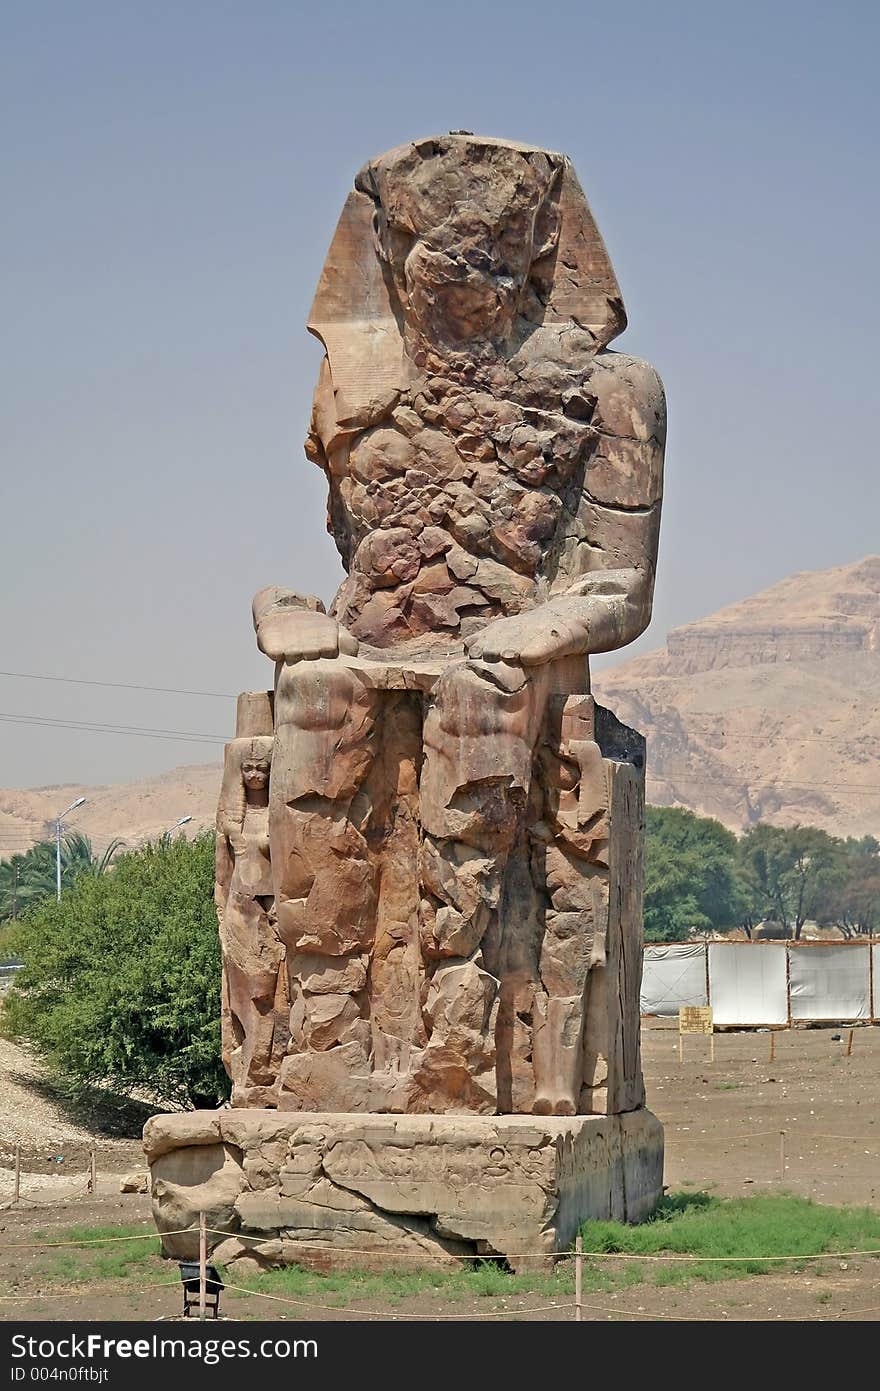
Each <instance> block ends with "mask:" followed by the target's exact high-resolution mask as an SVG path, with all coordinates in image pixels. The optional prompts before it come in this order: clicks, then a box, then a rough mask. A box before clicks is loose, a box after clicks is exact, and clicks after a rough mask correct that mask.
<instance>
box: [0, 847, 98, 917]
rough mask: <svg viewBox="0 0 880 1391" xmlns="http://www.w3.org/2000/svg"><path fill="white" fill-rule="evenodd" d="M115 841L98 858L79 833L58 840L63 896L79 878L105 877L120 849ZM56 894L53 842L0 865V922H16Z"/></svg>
mask: <svg viewBox="0 0 880 1391" xmlns="http://www.w3.org/2000/svg"><path fill="white" fill-rule="evenodd" d="M123 843H124V842H123V841H121V840H119V839H118V837H117V838H116V839H115V840H112V841H111V842H110V844H109V845H108V846H107V848H106V850H104V851H103V852H102V853H101V854H97V853H96V851H95V850H94V849H93V847H92V842H91V841H90V840H89V837H88V836H87V835H84V834H83V832H82V831H68V832H66V834H65V835H64V836H62V839H61V889H62V892H64V891H65V890H66V889H69V888H70V887H71V886H72V884H73V883H74V881H75V879H76V877H77V875H78V874H105V873H106V872H107V870H108V869H109V868H110V865H111V863H112V861H113V857H114V856H115V855H116V853H117V851H118V850H119V849H120V847H121V846H122V845H123ZM56 891H57V882H56V865H55V842H54V841H50V840H41V841H38V842H37V844H36V845H32V846H31V848H30V850H28V851H27V852H26V853H25V854H24V855H13V856H12V859H11V860H4V861H3V862H2V863H0V922H5V921H6V920H7V919H11V918H12V919H14V918H19V917H21V916H22V914H23V913H24V912H25V911H26V910H27V909H28V908H32V907H33V906H34V905H35V904H37V903H40V902H42V900H43V899H47V898H52V897H54V895H55V893H56Z"/></svg>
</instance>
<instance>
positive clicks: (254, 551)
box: [0, 0, 880, 786]
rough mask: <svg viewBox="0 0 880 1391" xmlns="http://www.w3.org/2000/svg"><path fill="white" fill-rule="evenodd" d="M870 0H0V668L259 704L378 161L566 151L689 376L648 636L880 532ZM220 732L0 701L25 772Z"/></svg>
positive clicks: (173, 755)
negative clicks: (270, 611) (452, 134)
mask: <svg viewBox="0 0 880 1391" xmlns="http://www.w3.org/2000/svg"><path fill="white" fill-rule="evenodd" d="M878 29H880V7H878V6H877V5H876V4H873V3H864V4H861V3H855V2H854V0H849V2H847V0H843V3H835V4H831V3H827V4H821V5H819V4H814V3H810V0H801V3H788V0H781V2H780V3H773V0H766V2H765V3H763V4H755V3H751V0H745V3H738V4H736V5H729V4H725V5H720V4H713V3H708V4H707V3H705V2H704V3H693V4H691V3H676V0H668V3H664V4H657V3H643V2H642V0H634V2H633V3H628V4H626V5H609V4H608V3H607V0H604V2H603V3H599V4H596V3H592V0H580V2H579V3H578V0H572V2H571V3H566V0H542V3H536V4H531V5H527V4H524V3H521V0H509V3H503V4H501V3H497V4H495V3H493V4H485V3H484V4H481V3H479V0H468V3H462V2H461V0H444V3H442V4H439V3H432V4H426V3H421V2H420V0H409V3H400V2H399V0H392V2H391V3H382V0H373V3H351V4H343V3H339V0H325V3H323V4H318V3H308V4H305V3H296V0H287V3H272V2H271V0H239V3H235V4H231V3H223V0H211V3H201V2H200V0H175V2H174V3H168V2H167V0H149V2H148V0H141V3H130V2H126V0H112V2H108V3H97V0H64V3H46V2H45V0H24V2H22V0H6V3H5V4H4V6H3V9H2V41H0V53H2V58H0V63H2V71H0V102H2V111H0V120H2V129H3V132H4V138H3V156H2V187H3V195H4V197H3V201H4V216H3V219H2V229H0V237H2V251H0V275H2V289H3V296H2V302H3V318H4V325H5V328H6V332H5V333H4V335H3V341H2V346H0V355H2V362H0V374H2V382H3V390H2V450H3V468H2V533H3V539H2V547H0V557H2V559H0V574H2V586H0V604H2V632H3V639H2V654H0V655H2V661H0V666H2V667H3V668H4V669H8V670H10V671H20V672H35V673H44V674H48V675H56V676H73V677H78V678H81V679H89V678H91V679H98V680H107V681H120V682H130V683H143V684H147V685H158V686H174V687H188V688H194V689H197V690H205V691H219V692H227V691H228V692H235V691H237V690H240V689H244V688H246V687H251V686H258V685H261V684H263V683H264V682H268V680H269V677H270V671H269V668H268V664H267V663H266V662H265V661H264V659H262V658H261V657H260V656H259V654H258V653H257V652H256V650H255V648H254V645H253V638H252V632H251V628H250V621H249V602H250V598H251V595H252V593H253V592H254V590H256V589H257V588H258V587H260V586H262V585H264V584H268V583H282V584H290V585H293V586H295V587H297V588H310V589H313V590H315V591H316V592H318V593H320V594H322V595H324V596H325V597H328V598H329V596H330V595H331V594H332V592H333V590H334V589H335V587H336V584H337V582H338V578H339V574H340V572H339V568H338V563H337V560H336V556H335V551H334V549H333V547H332V545H331V543H330V541H329V539H328V538H327V536H326V534H325V532H324V521H323V518H324V489H323V480H322V478H321V476H320V474H319V473H318V472H317V470H315V469H313V468H312V467H311V466H309V465H308V464H307V463H306V461H305V459H304V457H303V455H302V449H301V440H302V437H303V434H304V430H305V425H306V421H307V414H308V406H309V399H310V395H311V389H312V383H313V380H314V375H315V371H316V368H317V364H318V360H319V349H318V346H317V344H315V343H314V342H313V340H311V339H310V338H309V337H308V336H307V335H306V333H305V328H304V320H305V316H306V312H307V309H308V305H309V302H310V299H311V295H312V291H313V289H314V285H315V281H316V278H317V276H318V273H319V271H320V268H321V264H322V260H323V256H324V252H325V250H326V247H327V244H328V242H329V239H330V236H331V233H332V231H333V227H334V224H335V221H336V218H337V216H338V213H339V210H340V207H341V205H342V201H343V198H344V196H345V194H346V192H347V190H348V188H349V186H350V183H351V180H352V177H353V175H354V173H355V171H356V170H357V169H358V167H359V166H360V165H361V163H362V162H363V161H364V160H365V159H367V158H368V157H369V156H371V155H374V154H377V153H378V152H380V151H382V150H384V149H386V148H388V147H389V146H392V145H395V144H399V143H400V142H402V141H404V140H407V139H409V138H413V137H416V136H419V135H425V134H430V133H433V132H435V131H445V130H448V129H450V128H457V127H465V128H468V129H471V130H475V131H478V132H481V133H486V134H497V135H502V136H507V137H513V138H519V139H523V140H528V141H535V142H539V143H541V144H544V145H546V146H550V147H552V148H554V149H559V150H564V151H566V152H567V153H568V154H570V155H571V156H572V158H573V160H574V163H575V167H576V168H577V170H578V173H579V175H580V178H581V181H582V183H583V185H584V187H585V189H586V191H587V195H588V197H589V198H590V200H591V202H592V205H593V208H594V211H595V213H596V216H597V219H598V221H599V225H600V227H601V229H602V231H603V234H604V236H605V240H606V243H607V245H608V247H609V250H610V252H611V256H612V259H613V261H614V264H615V268H616V270H617V275H618V279H619V280H620V283H621V286H622V288H623V293H624V296H625V299H626V302H627V307H628V310H629V316H630V324H631V327H630V328H629V330H628V331H627V333H626V335H625V337H624V338H623V339H621V340H619V346H625V347H626V348H627V350H628V351H631V352H634V353H636V354H638V355H639V356H643V357H647V358H649V359H650V360H651V361H653V362H654V363H655V365H656V366H657V367H658V369H659V370H660V372H661V374H662V376H663V377H664V379H665V382H666V386H667V392H668V397H669V417H670V430H669V446H668V454H667V497H666V506H665V519H664V525H663V533H662V537H661V555H660V568H659V579H658V588H657V601H656V607H655V619H654V624H653V626H652V628H651V630H650V632H649V634H648V635H647V636H646V638H645V639H643V640H642V643H641V646H643V647H644V646H657V645H660V644H661V643H662V641H663V638H664V636H665V633H666V631H667V629H668V628H669V627H671V626H674V625H676V624H679V623H683V622H686V621H688V620H690V619H693V618H696V617H699V616H700V615H702V614H705V613H708V612H710V611H711V610H713V609H715V608H718V607H719V606H720V605H722V604H724V603H728V602H731V601H733V600H735V599H738V598H740V597H742V596H743V595H745V594H747V593H750V592H754V591H755V590H757V589H760V588H763V587H764V586H766V585H768V584H770V583H772V582H773V581H775V580H777V579H779V578H781V577H783V576H784V575H786V574H789V573H791V572H792V571H794V570H804V569H814V568H822V567H825V566H829V565H834V564H839V563H843V562H846V561H850V560H854V559H856V558H858V557H860V556H862V555H864V554H867V553H870V552H873V551H877V550H880V525H878V512H880V508H878V503H880V488H878V482H877V463H876V450H877V446H876V436H877V428H876V421H875V419H874V414H875V410H876V407H872V402H875V401H876V394H877V393H876V383H875V374H876V371H877V365H876V361H877V354H876V347H875V344H876V338H877V332H878V327H877V324H878V312H877V311H878V304H877V267H876V259H877V227H878V220H880V219H878V180H877V165H876V158H877V150H876V144H877V131H878V120H877V116H878V110H877V108H878V98H877V90H878V81H877V54H878V41H880V33H878ZM0 712H2V713H3V714H4V715H9V714H13V715H16V714H18V715H20V714H26V715H30V716H39V717H44V718H56V719H66V720H80V721H86V720H88V721H109V722H111V723H114V724H127V725H142V726H148V727H152V728H165V729H174V730H183V731H200V732H204V733H207V734H216V735H225V734H228V733H229V731H230V730H231V727H232V708H231V704H230V703H224V702H222V701H218V700H208V699H197V698H193V697H183V696H180V697H177V696H170V695H169V696H158V695H148V694H145V693H137V692H134V691H131V692H126V691H112V690H102V689H99V688H90V687H87V686H68V685H61V684H53V683H50V682H42V683H41V682H31V681H21V680H15V679H10V678H6V677H0ZM216 756H219V746H217V748H216V751H215V748H214V746H209V745H205V744H193V743H185V742H181V743H172V742H167V741H162V740H153V739H146V738H136V737H118V736H111V735H98V734H86V733H78V732H75V731H73V730H70V729H67V730H65V729H60V728H47V727H37V726H25V725H18V724H10V723H8V722H0V786H25V785H37V784H46V783H54V782H59V781H69V780H87V781H94V782H101V781H103V782H116V781H120V780H124V779H128V778H131V777H135V776H139V775H141V774H144V773H147V772H154V771H158V770H161V769H163V768H167V767H171V766H173V765H174V764H176V763H182V762H196V761H208V760H210V759H212V758H214V757H216Z"/></svg>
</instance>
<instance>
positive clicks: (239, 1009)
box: [221, 888, 288, 1100]
mask: <svg viewBox="0 0 880 1391" xmlns="http://www.w3.org/2000/svg"><path fill="white" fill-rule="evenodd" d="M268 902H271V900H269V901H268ZM221 940H222V943H223V954H224V974H223V987H224V991H223V993H224V1056H225V1055H226V1054H228V1063H227V1066H228V1067H229V1070H230V1076H231V1077H232V1081H233V1086H234V1089H235V1092H236V1093H240V1094H242V1095H243V1096H244V1097H245V1100H247V1091H248V1089H250V1088H254V1087H271V1086H273V1084H274V1083H275V1080H276V1078H277V1075H278V1068H279V1065H280V1062H281V1058H282V1057H283V1055H284V1049H285V1047H286V1044H287V1037H288V1034H287V1019H286V1017H284V1018H282V1009H281V1005H282V1000H281V999H279V986H280V987H281V991H280V993H281V995H282V997H283V996H285V995H286V990H285V989H284V986H283V983H282V982H281V981H280V980H279V977H280V975H281V974H282V972H281V967H282V957H283V948H282V946H281V944H280V942H279V941H278V938H277V936H276V935H275V932H274V930H273V927H272V922H271V919H270V915H269V911H268V903H267V900H263V899H260V898H259V897H254V896H253V895H252V894H247V893H241V892H239V891H237V890H236V889H235V888H233V890H232V891H231V893H230V894H229V898H228V900H227V903H226V907H225V910H224V914H223V923H222V927H221Z"/></svg>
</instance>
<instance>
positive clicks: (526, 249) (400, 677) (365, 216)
mask: <svg viewBox="0 0 880 1391" xmlns="http://www.w3.org/2000/svg"><path fill="white" fill-rule="evenodd" d="M625 325H626V318H625V313H624V308H623V303H622V300H621V295H620V291H619V289H618V286H617V282H616V280H615V277H614V272H613V270H612V268H611V264H610V261H609V259H608V255H607V253H606V251H605V247H604V245H603V243H602V240H601V238H600V236H599V233H598V231H597V229H596V226H595V223H594V221H593V218H592V215H591V213H590V210H589V207H588V205H587V203H586V200H585V197H584V194H583V192H582V191H581V188H580V186H579V184H578V181H577V178H576V177H575V173H574V170H573V169H572V167H571V164H570V162H569V161H568V160H567V159H566V158H565V157H563V156H561V155H558V154H554V153H551V152H550V151H547V150H542V149H537V148H534V147H531V146H527V145H519V144H513V143H511V142H507V141H503V140H491V139H482V138H478V137H476V136H473V135H471V134H468V133H465V132H456V133H453V134H450V135H447V136H442V137H437V138H433V139H429V140H423V141H417V142H416V143H413V144H408V145H404V146H401V147H400V148H398V149H395V150H392V151H390V152H389V153H387V154H384V155H382V156H380V157H379V158H377V159H374V160H372V161H371V162H370V163H369V164H367V165H366V166H365V167H364V168H363V169H362V170H361V172H360V174H359V175H358V176H357V178H356V180H355V185H354V189H353V191H352V192H351V193H350V194H349V196H348V199H347V201H346V204H345V206H344V208H343V211H342V216H341V218H340V221H339V224H338V227H337V229H336V233H335V236H334V238H333V241H332V244H331V247H330V250H329V253H328V256H327V260H326V263H325V266H324V270H323V272H322V275H321V279H320V282H319V285H318V289H317V294H316V296H315V300H314V304H313V307H312V311H311V315H310V319H309V328H310V330H311V332H312V333H313V334H314V335H315V336H316V337H317V338H318V339H319V340H320V341H321V343H322V344H323V347H324V358H323V361H322V363H321V367H320V373H319V377H318V383H317V388H316V390H315V396H314V406H313V412H312V420H311V426H310V430H309V435H308V440H307V444H306V453H307V455H308V458H309V459H310V460H311V461H312V462H313V463H314V464H315V465H317V466H318V467H319V468H321V469H322V471H323V472H324V474H325V476H326V479H327V485H328V527H329V530H330V531H331V533H332V535H333V538H334V540H335V542H336V545H337V547H338V550H339V553H340V556H341V558H342V563H343V566H344V568H345V571H346V578H345V580H344V582H343V583H342V585H341V587H340V589H339V591H338V593H337V595H336V597H335V599H334V601H333V603H332V605H331V607H330V609H329V611H325V609H324V605H323V604H322V603H321V601H320V600H319V599H318V598H316V597H314V596H310V595H308V594H306V593H299V592H297V591H294V590H290V589H284V588H278V587H271V588H268V589H265V590H262V591H261V592H260V593H259V594H258V595H257V596H256V599H255V600H254V607H253V616H254V624H255V628H256V634H257V642H258V645H259V647H260V649H261V651H262V652H264V653H265V654H266V656H267V657H269V658H270V659H271V660H272V661H273V662H274V663H275V678H274V690H273V692H272V699H271V702H270V701H269V700H268V699H267V698H266V696H265V695H263V696H262V697H261V698H262V700H263V701H264V706H265V708H266V709H267V710H270V715H271V726H267V727H266V730H265V732H263V733H261V734H260V735H259V736H258V737H253V738H251V739H250V740H248V739H246V738H245V739H244V742H242V738H241V737H240V738H239V739H236V741H235V742H234V743H233V744H232V745H230V749H229V752H228V753H227V773H226V778H225V780H224V791H223V798H222V806H221V817H220V822H219V823H218V824H219V825H220V830H221V833H222V834H221V838H220V839H221V851H220V857H219V860H218V865H219V866H220V868H219V869H218V903H220V904H221V924H222V932H223V938H224V951H225V960H226V968H225V974H226V986H225V999H226V1001H227V1006H226V1009H227V1014H228V1021H229V1022H228V1025H227V1034H228V1041H227V1053H228V1058H229V1063H228V1065H229V1066H230V1068H231V1071H232V1075H233V1080H234V1089H233V1106H236V1105H238V1106H242V1105H244V1106H247V1105H253V1104H255V1099H256V1103H257V1104H259V1105H263V1106H274V1107H277V1108H280V1109H281V1110H285V1109H289V1110H304V1111H322V1112H346V1113H350V1112H359V1111H361V1112H395V1113H438V1112H450V1113H478V1114H484V1115H496V1114H503V1113H509V1112H513V1113H520V1114H522V1113H526V1114H532V1115H539V1116H540V1115H543V1116H549V1115H553V1116H572V1115H578V1114H596V1113H599V1114H616V1113H621V1112H627V1111H632V1110H635V1109H637V1108H639V1107H640V1106H642V1104H643V1101H644V1090H643V1085H642V1079H641V1064H640V1057H639V1038H638V987H639V977H640V971H641V855H642V838H643V819H644V817H643V805H644V802H643V796H644V793H643V785H644V745H643V741H642V740H641V737H640V736H639V735H637V734H636V733H635V732H633V731H631V730H628V729H626V728H625V727H624V726H623V725H621V724H620V723H619V722H618V721H617V720H616V719H615V718H614V716H613V715H612V714H611V713H610V712H608V711H606V710H603V709H601V707H597V706H596V705H595V703H594V701H593V699H592V697H591V695H590V677H589V656H590V654H591V653H600V652H607V651H610V650H613V649H616V648H620V647H623V646H624V645H625V644H627V643H629V642H632V641H633V639H634V638H636V637H638V635H639V634H640V633H641V632H642V631H643V630H644V628H645V627H646V625H647V623H648V621H649V619H650V615H651V602H652V592H653V584H654V568H655V560H656V552H657V538H658V530H659V522H660V498H661V486H662V464H663V450H664V440H665V429H666V426H665V406H664V399H663V390H662V386H661V383H660V381H659V378H658V377H657V374H656V373H655V372H654V370H653V369H652V368H651V367H649V366H648V365H647V364H645V363H643V362H640V361H638V360H637V359H635V358H632V357H630V356H628V355H627V354H625V353H616V352H612V351H611V350H610V349H609V344H610V342H611V341H612V340H613V339H614V338H615V337H616V336H617V335H618V334H620V333H621V332H622V330H623V329H624V327H625ZM259 698H260V697H257V696H253V697H247V698H246V699H250V700H251V701H256V700H258V699H259ZM239 734H240V735H241V728H240V729H239ZM270 734H271V739H270ZM239 745H241V747H239ZM270 749H271V757H270ZM270 769H271V771H270ZM267 774H268V778H267V776H266V775H267ZM267 781H268V787H267V786H266V782H267ZM242 788H244V791H242ZM242 808H243V809H244V810H243V812H242ZM282 958H283V971H282V972H281V974H283V976H284V989H283V992H281V991H280V987H279V986H278V983H277V982H278V978H279V963H280V962H281V961H282ZM282 994H283V995H284V1007H285V1008H287V1006H288V999H289V1012H288V1016H287V1018H286V1019H285V1020H284V1022H283V1023H281V1022H279V1001H280V1000H281V998H282ZM255 1089H256V1090H255Z"/></svg>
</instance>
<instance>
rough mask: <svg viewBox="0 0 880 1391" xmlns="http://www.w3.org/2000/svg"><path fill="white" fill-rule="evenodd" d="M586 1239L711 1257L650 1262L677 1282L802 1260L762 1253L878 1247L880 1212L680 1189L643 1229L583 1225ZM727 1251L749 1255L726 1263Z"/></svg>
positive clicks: (591, 1243) (658, 1280)
mask: <svg viewBox="0 0 880 1391" xmlns="http://www.w3.org/2000/svg"><path fill="white" fill-rule="evenodd" d="M581 1236H582V1238H583V1243H584V1249H585V1250H588V1251H601V1252H609V1253H611V1252H619V1253H625V1254H628V1255H632V1256H662V1255H676V1256H700V1257H704V1258H705V1257H710V1258H712V1259H711V1261H707V1262H706V1264H697V1263H693V1264H691V1263H690V1262H685V1261H676V1262H672V1261H670V1262H669V1264H661V1263H660V1262H657V1263H656V1265H655V1263H654V1262H651V1265H652V1266H653V1267H654V1269H653V1270H652V1283H653V1284H656V1285H676V1284H682V1283H685V1282H687V1281H689V1280H695V1279H696V1280H729V1279H731V1278H735V1277H737V1276H745V1275H764V1274H766V1273H767V1272H768V1271H770V1270H778V1269H795V1270H799V1269H803V1267H804V1262H803V1261H779V1262H775V1261H772V1260H767V1259H762V1258H764V1257H772V1256H806V1255H814V1254H816V1253H818V1252H823V1253H824V1252H827V1253H828V1254H829V1255H831V1254H833V1253H834V1252H835V1251H856V1250H869V1249H873V1250H877V1249H880V1213H877V1212H874V1211H873V1210H872V1209H871V1208H868V1207H861V1208H857V1207H831V1206H826V1205H825V1204H823V1203H814V1202H811V1201H810V1200H809V1199H807V1198H796V1197H794V1196H793V1195H790V1194H778V1195H777V1194H766V1195H763V1194H762V1195H759V1196H756V1197H753V1198H726V1199H725V1198H715V1197H712V1196H711V1195H710V1194H708V1193H677V1194H670V1195H669V1196H668V1197H665V1198H663V1199H662V1201H661V1202H660V1203H659V1204H658V1206H657V1208H656V1210H655V1211H654V1213H653V1215H652V1216H651V1217H650V1218H649V1220H648V1221H647V1222H644V1223H642V1224H641V1226H638V1227H630V1226H627V1225H625V1224H624V1223H622V1222H585V1223H584V1225H583V1227H582V1228H581ZM725 1256H737V1257H740V1258H741V1257H748V1259H747V1260H742V1259H739V1260H737V1261H735V1262H733V1261H730V1262H728V1261H725V1260H724V1259H723V1257H725ZM594 1264H596V1265H602V1264H604V1263H603V1262H601V1261H597V1262H594ZM607 1264H617V1262H607ZM621 1264H623V1262H621ZM627 1264H628V1262H627Z"/></svg>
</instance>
